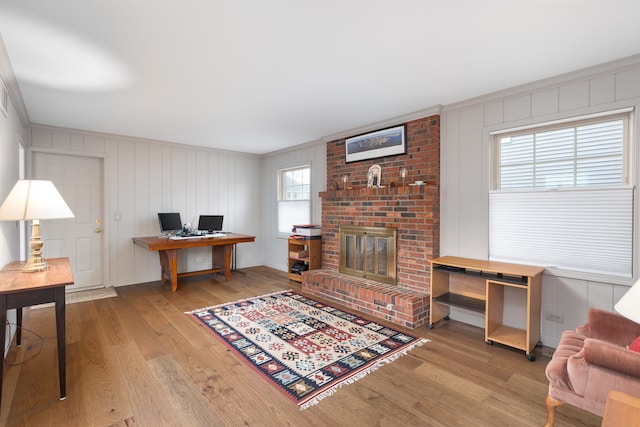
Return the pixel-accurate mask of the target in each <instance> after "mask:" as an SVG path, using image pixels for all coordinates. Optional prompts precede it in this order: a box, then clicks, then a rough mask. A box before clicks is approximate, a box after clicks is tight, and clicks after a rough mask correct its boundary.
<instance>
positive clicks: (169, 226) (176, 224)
mask: <svg viewBox="0 0 640 427" xmlns="http://www.w3.org/2000/svg"><path fill="white" fill-rule="evenodd" d="M158 221H160V231H162V232H163V233H166V232H169V231H181V230H182V221H181V220H180V214H179V213H178V212H175V213H159V214H158Z"/></svg>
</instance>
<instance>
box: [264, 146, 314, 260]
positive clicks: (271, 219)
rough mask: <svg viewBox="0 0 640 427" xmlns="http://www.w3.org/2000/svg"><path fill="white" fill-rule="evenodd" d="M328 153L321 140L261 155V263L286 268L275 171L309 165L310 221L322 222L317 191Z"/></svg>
mask: <svg viewBox="0 0 640 427" xmlns="http://www.w3.org/2000/svg"><path fill="white" fill-rule="evenodd" d="M326 164H327V153H326V144H325V142H324V141H318V142H313V143H308V144H303V145H300V146H298V147H295V148H292V149H288V150H282V151H278V152H275V153H271V154H267V155H265V156H263V160H262V180H261V185H260V188H261V189H262V211H261V212H260V214H261V220H262V229H263V231H264V232H263V241H262V254H263V260H264V265H266V266H269V267H272V268H276V269H278V270H282V271H286V270H287V237H289V235H288V234H285V235H280V234H278V171H279V170H280V169H284V168H289V167H294V166H300V165H311V222H313V223H316V224H320V223H321V222H322V215H321V208H322V200H321V199H320V197H318V193H320V192H321V191H325V190H326V171H327V168H326Z"/></svg>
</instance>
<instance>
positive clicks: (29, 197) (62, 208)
mask: <svg viewBox="0 0 640 427" xmlns="http://www.w3.org/2000/svg"><path fill="white" fill-rule="evenodd" d="M62 218H74V215H73V212H71V209H69V206H67V203H66V202H65V201H64V199H63V198H62V196H61V195H60V193H59V192H58V190H57V189H56V187H55V185H53V182H51V181H41V180H26V179H24V180H20V181H18V182H17V183H16V185H15V186H14V187H13V190H11V192H10V193H9V195H8V196H7V198H6V199H5V201H4V203H2V206H0V220H3V221H20V220H29V219H37V220H40V219H62Z"/></svg>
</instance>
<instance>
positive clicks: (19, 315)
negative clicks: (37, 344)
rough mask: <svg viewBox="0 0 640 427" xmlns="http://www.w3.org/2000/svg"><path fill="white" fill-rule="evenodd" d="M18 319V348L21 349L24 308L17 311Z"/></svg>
mask: <svg viewBox="0 0 640 427" xmlns="http://www.w3.org/2000/svg"><path fill="white" fill-rule="evenodd" d="M16 319H17V321H16V324H17V325H18V328H17V329H16V347H20V345H21V344H22V307H18V308H17V309H16Z"/></svg>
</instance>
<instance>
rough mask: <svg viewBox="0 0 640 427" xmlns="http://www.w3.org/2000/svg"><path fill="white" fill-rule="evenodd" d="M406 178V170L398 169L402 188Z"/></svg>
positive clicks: (403, 168)
mask: <svg viewBox="0 0 640 427" xmlns="http://www.w3.org/2000/svg"><path fill="white" fill-rule="evenodd" d="M406 177H407V168H405V167H401V168H400V178H402V186H403V187H404V179H405V178H406Z"/></svg>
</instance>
